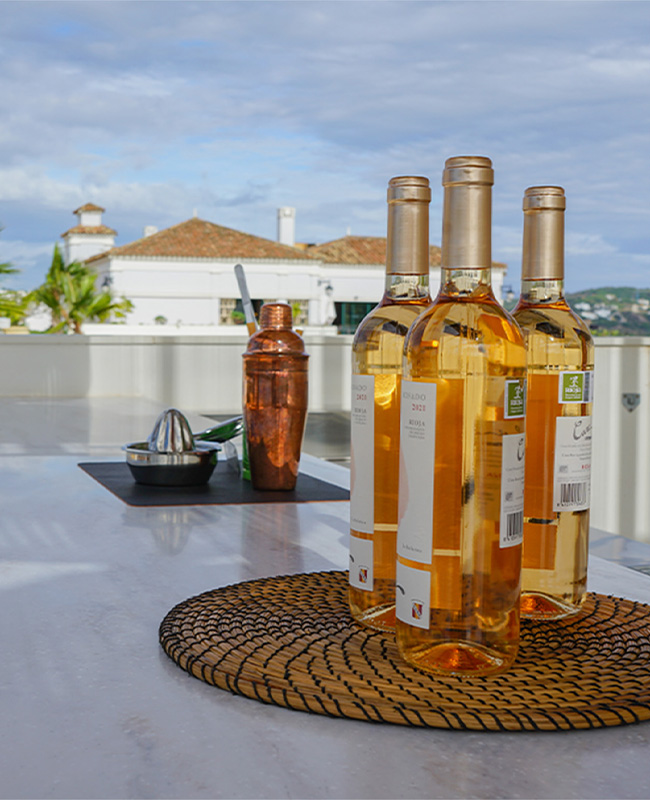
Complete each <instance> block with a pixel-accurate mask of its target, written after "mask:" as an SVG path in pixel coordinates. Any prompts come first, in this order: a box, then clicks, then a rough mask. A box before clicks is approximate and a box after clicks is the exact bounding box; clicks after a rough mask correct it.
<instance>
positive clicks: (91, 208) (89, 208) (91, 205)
mask: <svg viewBox="0 0 650 800" xmlns="http://www.w3.org/2000/svg"><path fill="white" fill-rule="evenodd" d="M81 211H106V209H105V208H102V207H101V206H96V205H95V204H94V203H86V204H85V205H83V206H79V208H77V209H75V210H74V211H73V212H72V213H73V214H79V213H80V212H81Z"/></svg>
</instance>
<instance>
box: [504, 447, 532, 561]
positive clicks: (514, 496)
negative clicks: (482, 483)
mask: <svg viewBox="0 0 650 800" xmlns="http://www.w3.org/2000/svg"><path fill="white" fill-rule="evenodd" d="M525 458H526V436H525V435H524V434H523V433H511V434H507V435H506V436H504V437H503V449H502V452H501V524H500V527H499V545H500V547H513V546H514V545H516V544H521V543H522V542H523V540H524V463H525Z"/></svg>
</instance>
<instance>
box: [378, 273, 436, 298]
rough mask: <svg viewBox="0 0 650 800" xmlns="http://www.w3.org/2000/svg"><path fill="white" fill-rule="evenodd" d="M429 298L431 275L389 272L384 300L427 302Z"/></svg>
mask: <svg viewBox="0 0 650 800" xmlns="http://www.w3.org/2000/svg"><path fill="white" fill-rule="evenodd" d="M428 297H429V273H428V272H427V274H426V275H421V274H419V273H415V274H410V275H406V274H402V273H398V274H395V273H392V272H389V273H388V274H387V275H386V289H385V293H384V298H385V299H387V300H404V301H408V300H426V299H427V298H428Z"/></svg>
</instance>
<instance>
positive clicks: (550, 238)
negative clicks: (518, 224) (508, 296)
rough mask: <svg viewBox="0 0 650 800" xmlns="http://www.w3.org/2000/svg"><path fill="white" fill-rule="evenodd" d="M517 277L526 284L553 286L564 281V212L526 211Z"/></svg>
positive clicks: (560, 210) (537, 209)
mask: <svg viewBox="0 0 650 800" xmlns="http://www.w3.org/2000/svg"><path fill="white" fill-rule="evenodd" d="M521 278H522V283H523V282H524V281H526V282H528V283H533V282H534V283H545V282H549V283H555V282H557V281H560V282H562V281H563V279H564V210H563V209H562V208H527V209H525V211H524V240H523V247H522V258H521Z"/></svg>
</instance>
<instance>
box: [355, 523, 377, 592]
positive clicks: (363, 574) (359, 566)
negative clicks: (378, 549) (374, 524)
mask: <svg viewBox="0 0 650 800" xmlns="http://www.w3.org/2000/svg"><path fill="white" fill-rule="evenodd" d="M372 552H373V546H372V539H360V538H359V537H358V536H350V586H353V587H354V588H355V589H363V590H364V591H366V592H372V585H373V581H374V575H373V569H372Z"/></svg>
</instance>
